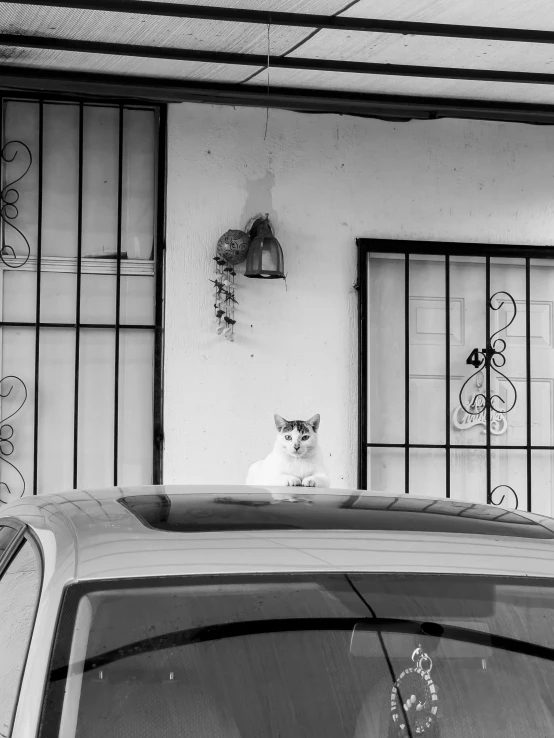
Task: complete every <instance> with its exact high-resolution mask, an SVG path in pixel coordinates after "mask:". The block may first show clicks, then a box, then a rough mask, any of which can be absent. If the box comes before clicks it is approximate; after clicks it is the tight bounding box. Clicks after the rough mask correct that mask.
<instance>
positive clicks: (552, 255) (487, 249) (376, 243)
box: [356, 238, 554, 511]
mask: <svg viewBox="0 0 554 738" xmlns="http://www.w3.org/2000/svg"><path fill="white" fill-rule="evenodd" d="M356 244H357V249H358V282H357V285H356V287H357V290H358V464H357V476H358V488H359V489H367V488H368V479H367V453H368V449H369V448H400V449H404V452H405V492H406V493H409V482H410V479H409V459H410V456H409V455H410V450H411V449H418V448H420V449H444V451H445V455H446V474H445V491H446V497H447V498H449V497H450V486H451V485H450V454H451V450H452V449H455V448H463V449H478V450H483V451H485V452H486V458H487V500H488V501H489V502H493V504H497V503H495V502H494V501H493V500H492V499H491V486H492V485H491V453H492V451H493V450H511V451H518V450H519V451H525V452H526V467H527V469H526V471H527V496H526V508H527V510H528V511H531V509H532V507H531V506H532V488H531V483H532V474H531V472H532V463H531V462H532V452H533V451H544V450H547V451H554V445H552V446H542V445H537V444H533V443H532V437H531V380H532V376H531V346H530V336H531V332H530V327H531V316H530V303H531V293H530V273H531V259H553V260H554V247H553V246H534V245H528V246H527V245H516V246H507V245H505V244H480V243H462V242H451V241H416V240H414V241H411V240H394V239H379V238H375V239H374V238H359V239H357V240H356ZM371 253H381V254H398V255H401V256H404V264H405V267H404V306H405V307H404V321H405V324H404V334H405V366H404V393H405V396H404V401H405V417H404V423H405V436H404V442H403V443H376V442H375V443H374V442H369V441H368V412H367V408H368V368H369V367H368V339H369V336H368V268H367V267H368V260H369V257H370V254H371ZM411 255H425V256H442V257H444V287H445V303H446V305H448V304H449V303H450V257H452V256H479V257H483V258H484V259H485V301H486V302H485V307H486V313H485V314H486V329H487V331H486V335H487V336H489V335H490V313H489V303H488V300H489V297H490V265H491V258H495V257H496V258H503V257H504V258H512V259H520V260H522V259H523V260H524V263H525V306H526V317H525V325H526V336H525V366H526V376H525V385H526V387H525V394H526V400H527V406H526V444H525V445H521V446H519V445H517V446H516V445H502V444H498V445H497V444H495V445H494V446H493V445H492V443H491V428H490V424H487V428H486V431H487V434H486V435H487V437H486V443H485V444H484V445H479V446H477V445H472V444H468V445H466V444H462V445H458V444H452V442H451V434H450V414H451V409H450V399H451V398H450V341H445V360H446V374H445V385H446V388H445V400H446V404H445V410H446V412H445V423H446V426H445V442H444V443H443V444H424V443H410V428H409V339H410V327H409V314H408V310H409V299H408V298H409V271H410V256H411ZM445 331H446V335H447V336H449V335H450V311H449V310H446V311H445ZM487 371H488V372H490V368H488V369H487ZM487 380H488V378H487ZM487 386H489V383H488V381H487Z"/></svg>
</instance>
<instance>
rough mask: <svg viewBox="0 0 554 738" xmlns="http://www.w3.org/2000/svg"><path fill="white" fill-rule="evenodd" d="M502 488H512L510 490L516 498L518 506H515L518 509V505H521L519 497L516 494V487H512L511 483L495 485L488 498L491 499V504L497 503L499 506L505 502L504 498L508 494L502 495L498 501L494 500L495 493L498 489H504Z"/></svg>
mask: <svg viewBox="0 0 554 738" xmlns="http://www.w3.org/2000/svg"><path fill="white" fill-rule="evenodd" d="M502 488H504V489H508V490H510V492H511V493H512V494H513V496H514V497H515V498H516V506H515V509H516V510H517V509H518V507H519V499H518V496H517V494H516V491H515V489H514V488H513V487H510V485H509V484H499V485H498V486H497V487H495V488H494V489H493V490H492V492H491V493H490V495H489V500H488V501H489V504H491V505H496V506H497V507H498V506H499V505H501V504H502V503H503V502H504V500H505V498H506V495H505V494H503V495H502V497H501V499H500V500H499V501H498V502H495V501H494V497H493V495H494V493H495V492H496V490H497V489H502Z"/></svg>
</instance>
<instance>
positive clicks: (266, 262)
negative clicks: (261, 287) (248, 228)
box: [244, 213, 285, 279]
mask: <svg viewBox="0 0 554 738" xmlns="http://www.w3.org/2000/svg"><path fill="white" fill-rule="evenodd" d="M252 230H253V231H254V230H255V233H256V235H255V236H254V238H253V239H252V241H251V242H250V248H249V249H248V255H247V257H246V268H245V272H244V276H245V277H250V278H252V279H284V278H285V271H284V263H283V251H282V249H281V244H280V243H279V241H278V240H277V239H276V238H275V236H274V235H273V231H272V229H271V224H270V222H269V215H268V213H266V216H265V219H264V220H261V221H260V220H259V221H257V223H255V224H254V226H253V227H252Z"/></svg>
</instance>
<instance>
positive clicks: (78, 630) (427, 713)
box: [39, 574, 554, 738]
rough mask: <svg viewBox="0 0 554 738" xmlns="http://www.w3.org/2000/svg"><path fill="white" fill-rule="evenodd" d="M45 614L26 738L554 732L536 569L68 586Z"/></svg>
mask: <svg viewBox="0 0 554 738" xmlns="http://www.w3.org/2000/svg"><path fill="white" fill-rule="evenodd" d="M59 623H60V625H59V631H58V633H57V635H56V639H55V645H54V650H53V655H52V662H51V669H50V675H49V681H48V685H47V690H46V694H45V699H44V704H43V713H42V721H41V732H40V734H39V735H40V736H41V738H58V737H59V738H97V737H100V736H101V737H102V738H123V737H124V736H133V738H143V737H144V738H146V737H148V738H152V736H156V738H181V737H182V736H184V735H186V736H187V738H219V737H221V738H262V736H263V737H265V736H268V737H269V736H271V738H281V737H284V736H286V738H311V737H313V738H327V737H328V738H342V737H343V736H344V737H345V738H394V736H404V735H405V736H411V737H412V738H415V736H421V735H428V736H433V738H477V737H479V738H481V737H482V738H493V737H495V736H498V737H499V738H500V736H501V737H502V738H511V737H513V738H516V737H517V738H522V736H547V735H548V736H551V735H554V591H553V587H552V583H551V582H550V580H546V579H523V578H521V579H519V578H509V577H502V578H500V577H496V578H487V577H481V576H457V575H456V576H451V575H448V576H447V575H436V576H430V575H429V576H423V575H416V574H325V575H279V576H265V575H264V576H259V575H250V576H243V577H235V576H232V577H230V576H225V577H224V576H218V577H202V578H199V577H187V578H180V579H174V580H173V579H167V578H164V579H161V578H160V579H158V580H133V581H127V582H111V583H108V582H104V583H95V584H77V585H72V586H71V587H69V588H68V590H67V592H66V596H65V598H64V602H63V606H62V613H61V616H60V619H59Z"/></svg>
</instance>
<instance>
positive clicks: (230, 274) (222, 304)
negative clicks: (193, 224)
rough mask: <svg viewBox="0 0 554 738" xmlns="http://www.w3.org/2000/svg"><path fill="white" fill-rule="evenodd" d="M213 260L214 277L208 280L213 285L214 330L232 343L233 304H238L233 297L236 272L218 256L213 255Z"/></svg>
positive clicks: (234, 321) (233, 337) (233, 324)
mask: <svg viewBox="0 0 554 738" xmlns="http://www.w3.org/2000/svg"><path fill="white" fill-rule="evenodd" d="M214 261H215V264H216V269H215V279H211V280H210V281H211V282H212V284H213V285H214V294H213V298H214V303H213V306H214V311H215V323H216V329H215V330H216V333H217V334H218V335H220V336H223V338H226V339H227V340H228V341H231V343H233V341H234V340H235V336H234V326H235V324H236V322H237V321H236V320H235V305H237V304H238V303H237V300H236V299H235V277H236V275H237V273H236V272H235V270H234V269H233V267H232V266H229V265H228V264H227V262H226V261H224V260H223V259H220V258H219V257H218V256H215V257H214Z"/></svg>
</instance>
